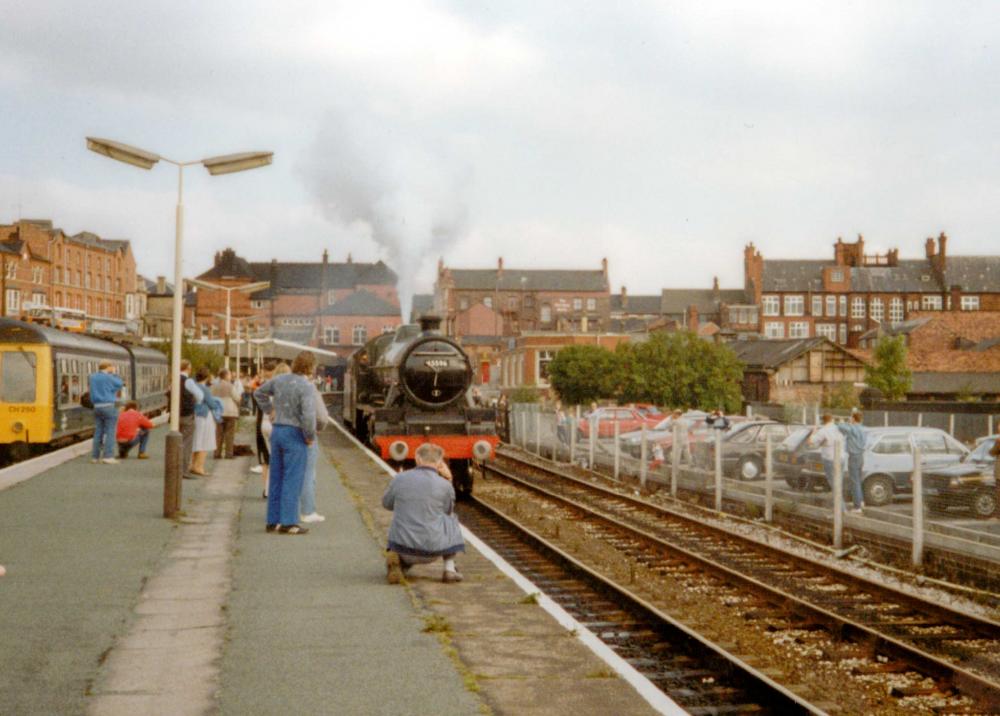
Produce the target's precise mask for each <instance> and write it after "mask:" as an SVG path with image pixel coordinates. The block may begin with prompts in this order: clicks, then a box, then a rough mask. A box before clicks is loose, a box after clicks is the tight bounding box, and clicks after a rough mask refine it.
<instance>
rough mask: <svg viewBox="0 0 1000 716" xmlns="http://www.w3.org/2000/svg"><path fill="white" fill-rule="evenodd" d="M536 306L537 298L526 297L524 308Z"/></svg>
mask: <svg viewBox="0 0 1000 716" xmlns="http://www.w3.org/2000/svg"><path fill="white" fill-rule="evenodd" d="M534 305H535V297H534V296H531V295H528V296H525V297H524V307H525V308H531V307H532V306H534Z"/></svg>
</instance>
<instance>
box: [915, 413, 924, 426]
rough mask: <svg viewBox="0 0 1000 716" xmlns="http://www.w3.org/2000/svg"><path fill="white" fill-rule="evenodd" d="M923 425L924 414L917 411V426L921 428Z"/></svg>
mask: <svg viewBox="0 0 1000 716" xmlns="http://www.w3.org/2000/svg"><path fill="white" fill-rule="evenodd" d="M923 426H924V414H923V413H917V427H918V428H922V427H923Z"/></svg>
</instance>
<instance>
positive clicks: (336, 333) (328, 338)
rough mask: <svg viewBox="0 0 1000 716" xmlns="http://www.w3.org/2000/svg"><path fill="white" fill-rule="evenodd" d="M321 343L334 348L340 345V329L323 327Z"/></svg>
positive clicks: (337, 327)
mask: <svg viewBox="0 0 1000 716" xmlns="http://www.w3.org/2000/svg"><path fill="white" fill-rule="evenodd" d="M323 342H324V343H325V344H326V345H328V346H335V345H337V344H339V343H340V327H339V326H325V327H324V328H323Z"/></svg>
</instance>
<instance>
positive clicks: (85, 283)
mask: <svg viewBox="0 0 1000 716" xmlns="http://www.w3.org/2000/svg"><path fill="white" fill-rule="evenodd" d="M83 287H84V288H90V272H89V271H88V272H87V273H85V274H84V275H83Z"/></svg>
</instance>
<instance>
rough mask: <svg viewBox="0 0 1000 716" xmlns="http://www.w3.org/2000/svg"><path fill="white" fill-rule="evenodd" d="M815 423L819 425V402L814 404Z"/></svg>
mask: <svg viewBox="0 0 1000 716" xmlns="http://www.w3.org/2000/svg"><path fill="white" fill-rule="evenodd" d="M813 424H814V425H816V426H817V427H819V403H816V404H815V405H814V406H813Z"/></svg>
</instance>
